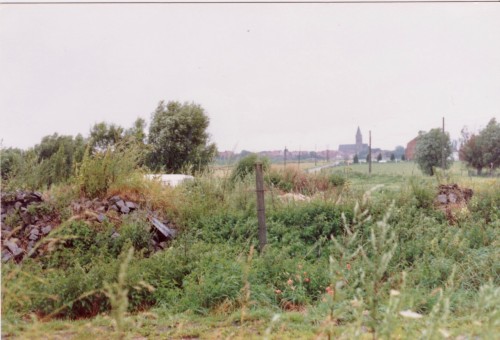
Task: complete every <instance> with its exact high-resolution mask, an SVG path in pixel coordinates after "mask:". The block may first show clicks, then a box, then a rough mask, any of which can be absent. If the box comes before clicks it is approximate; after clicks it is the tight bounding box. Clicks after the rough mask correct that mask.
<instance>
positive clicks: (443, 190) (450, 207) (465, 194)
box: [436, 184, 474, 223]
mask: <svg viewBox="0 0 500 340" xmlns="http://www.w3.org/2000/svg"><path fill="white" fill-rule="evenodd" d="M473 194H474V192H473V191H472V189H469V188H460V187H459V186H458V184H441V185H439V187H438V194H437V196H436V205H437V206H438V209H440V210H442V211H443V212H444V213H445V214H446V218H447V219H448V221H449V222H450V223H455V222H456V220H457V218H456V212H457V211H461V210H463V209H465V208H466V207H467V203H468V202H469V201H470V199H471V198H472V196H473Z"/></svg>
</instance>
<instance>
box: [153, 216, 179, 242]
mask: <svg viewBox="0 0 500 340" xmlns="http://www.w3.org/2000/svg"><path fill="white" fill-rule="evenodd" d="M151 223H153V226H154V227H155V228H156V230H158V231H159V232H160V233H162V234H163V236H165V237H166V238H174V237H175V230H173V229H170V228H169V227H167V226H166V225H165V224H163V223H162V222H161V221H160V220H159V219H157V218H156V217H151Z"/></svg>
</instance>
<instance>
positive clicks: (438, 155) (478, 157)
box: [415, 118, 500, 176]
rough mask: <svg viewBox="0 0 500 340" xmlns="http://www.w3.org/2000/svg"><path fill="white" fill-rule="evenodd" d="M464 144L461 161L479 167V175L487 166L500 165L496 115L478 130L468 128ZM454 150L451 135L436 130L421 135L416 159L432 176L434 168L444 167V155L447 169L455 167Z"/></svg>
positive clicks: (499, 144)
mask: <svg viewBox="0 0 500 340" xmlns="http://www.w3.org/2000/svg"><path fill="white" fill-rule="evenodd" d="M460 144H461V145H460V149H459V158H460V160H461V161H463V162H465V163H466V164H467V166H469V167H471V168H474V169H476V171H477V174H478V175H481V173H482V170H483V169H484V168H488V169H490V171H493V170H494V169H496V168H498V167H500V124H499V123H497V121H496V119H495V118H492V119H491V120H490V121H489V123H488V125H487V126H486V127H485V128H484V129H482V130H480V131H479V132H478V133H471V132H469V131H468V130H467V129H466V128H464V129H463V130H462V139H461V143H460ZM452 150H453V148H452V143H451V141H450V136H449V134H448V133H445V132H443V131H442V130H441V129H432V130H430V131H429V132H427V133H421V134H420V135H419V137H418V140H417V145H416V151H415V160H416V162H417V163H418V165H419V167H420V168H421V169H422V171H423V172H424V173H425V174H428V175H431V176H432V175H433V174H434V168H436V167H442V166H443V164H442V163H443V158H444V168H445V169H448V168H449V167H450V166H451V164H452V162H453V159H452V158H451V154H452Z"/></svg>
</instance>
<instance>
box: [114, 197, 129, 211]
mask: <svg viewBox="0 0 500 340" xmlns="http://www.w3.org/2000/svg"><path fill="white" fill-rule="evenodd" d="M116 206H117V207H118V208H119V209H120V211H121V212H122V213H124V214H128V213H129V212H130V209H129V207H127V205H126V204H125V202H123V200H119V201H118V202H116Z"/></svg>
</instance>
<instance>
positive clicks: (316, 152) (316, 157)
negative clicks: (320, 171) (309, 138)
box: [314, 145, 318, 166]
mask: <svg viewBox="0 0 500 340" xmlns="http://www.w3.org/2000/svg"><path fill="white" fill-rule="evenodd" d="M317 150H318V148H317V147H316V145H314V166H316V165H318V164H317V163H318V151H317Z"/></svg>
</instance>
